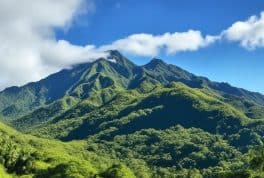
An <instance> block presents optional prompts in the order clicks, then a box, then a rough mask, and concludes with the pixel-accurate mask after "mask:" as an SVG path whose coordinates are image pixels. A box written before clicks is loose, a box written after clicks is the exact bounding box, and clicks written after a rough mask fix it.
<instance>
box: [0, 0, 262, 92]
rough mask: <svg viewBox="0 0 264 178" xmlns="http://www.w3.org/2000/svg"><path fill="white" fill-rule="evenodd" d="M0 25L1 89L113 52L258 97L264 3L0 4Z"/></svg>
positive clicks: (78, 0)
mask: <svg viewBox="0 0 264 178" xmlns="http://www.w3.org/2000/svg"><path fill="white" fill-rule="evenodd" d="M18 4H19V5H18ZM0 25H1V29H0V41H2V43H1V44H0V89H3V88H5V87H9V86H12V85H19V86H20V85H23V84H25V83H27V82H30V81H37V80H39V79H41V78H43V77H46V76H47V75H49V74H51V73H54V72H57V71H59V70H61V69H62V68H66V67H70V66H71V65H73V64H77V63H82V62H89V61H94V60H96V59H97V58H98V57H105V56H107V53H106V52H105V51H106V50H109V49H117V50H119V51H121V52H122V53H123V54H124V55H125V56H127V57H128V58H129V59H131V60H132V61H133V62H134V63H136V64H138V65H143V64H145V63H147V62H149V61H150V60H151V59H152V58H153V57H158V58H162V59H163V60H164V61H165V62H167V63H171V64H175V65H177V66H180V67H182V68H184V69H186V70H188V71H189V72H192V73H194V74H196V75H201V76H206V77H208V78H209V79H211V80H214V81H220V82H228V83H230V84H232V85H234V86H237V87H242V88H245V89H248V90H251V91H257V92H261V93H264V82H263V77H262V76H264V70H263V67H264V2H263V0H233V1H230V0H221V1H220V0H219V1H216V0H201V1H197V0H184V1H183V0H182V1H180V0H179V1H175V0H166V1H164V0H144V1H142V0H64V1H54V0H38V1H32V0H1V1H0Z"/></svg>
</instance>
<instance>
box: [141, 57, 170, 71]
mask: <svg viewBox="0 0 264 178" xmlns="http://www.w3.org/2000/svg"><path fill="white" fill-rule="evenodd" d="M165 65H166V63H165V62H164V61H163V60H162V59H158V58H153V59H152V60H151V61H150V62H149V63H147V64H146V65H144V67H145V68H147V69H149V68H151V69H153V68H156V67H157V66H165Z"/></svg>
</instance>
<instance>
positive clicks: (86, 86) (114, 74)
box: [0, 50, 264, 120]
mask: <svg viewBox="0 0 264 178" xmlns="http://www.w3.org/2000/svg"><path fill="white" fill-rule="evenodd" d="M109 53H110V55H109V57H108V59H104V58H101V59H98V60H97V61H95V62H92V63H84V64H79V65H75V66H73V67H72V68H71V69H64V70H62V71H60V72H58V73H55V74H52V75H50V76H48V77H47V78H45V79H42V80H40V81H38V82H33V83H29V84H26V85H24V86H22V87H10V88H7V89H5V90H4V91H2V92H0V114H1V116H2V117H3V118H4V119H6V120H10V119H11V120H13V119H16V118H18V117H21V116H23V115H25V114H28V113H30V112H31V111H32V110H35V109H37V108H39V107H44V106H47V105H49V104H51V103H53V102H55V101H58V100H60V99H62V98H64V97H65V96H66V97H68V98H69V99H68V102H69V103H67V104H71V100H79V99H84V98H87V97H90V96H91V95H92V93H94V92H95V91H99V90H102V89H104V88H109V87H110V88H123V89H134V88H141V89H142V90H145V89H147V88H148V89H151V88H152V87H151V86H154V85H156V84H158V83H159V84H163V85H164V84H165V85H166V84H169V83H171V82H182V83H184V84H186V85H187V86H190V87H194V88H209V89H211V90H212V91H214V92H216V93H218V94H220V95H221V96H222V97H224V98H226V100H230V98H232V99H236V100H237V101H239V102H242V101H247V102H249V103H251V104H252V105H253V106H254V107H255V106H257V107H261V106H264V96H263V95H261V94H259V93H254V92H249V91H246V90H243V89H239V88H235V87H232V86H230V85H229V84H226V83H217V82H211V81H210V80H208V79H207V78H204V77H198V76H195V75H194V74H191V73H189V72H187V71H185V70H183V69H181V68H180V67H177V66H175V65H171V64H166V63H165V62H164V61H162V60H161V59H157V58H154V59H152V60H151V61H150V62H149V63H148V64H146V65H143V66H137V65H135V64H134V63H133V62H131V61H130V60H128V59H127V58H126V57H124V56H123V55H122V54H121V53H119V52H118V51H116V50H112V51H109ZM110 59H113V60H115V62H111V60H110ZM242 103H243V102H242ZM240 105H241V104H240ZM242 105H243V104H242ZM243 107H244V106H241V108H243Z"/></svg>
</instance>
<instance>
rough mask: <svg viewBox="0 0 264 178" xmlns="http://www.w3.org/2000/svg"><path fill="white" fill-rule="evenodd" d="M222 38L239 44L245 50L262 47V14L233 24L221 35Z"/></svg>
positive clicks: (263, 19)
mask: <svg viewBox="0 0 264 178" xmlns="http://www.w3.org/2000/svg"><path fill="white" fill-rule="evenodd" d="M221 36H222V38H224V39H227V40H230V41H234V42H239V43H240V45H241V46H242V47H244V48H247V49H255V48H260V47H264V12H262V13H261V14H260V16H259V17H258V16H251V17H250V18H249V19H247V20H246V21H238V22H235V23H233V24H232V25H231V27H229V28H228V29H227V30H225V31H224V32H223V33H222V35H221Z"/></svg>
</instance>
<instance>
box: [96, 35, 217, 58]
mask: <svg viewBox="0 0 264 178" xmlns="http://www.w3.org/2000/svg"><path fill="white" fill-rule="evenodd" d="M215 40H217V37H214V36H205V37H203V36H202V34H201V32H200V31H194V30H189V31H187V32H175V33H164V34H163V35H156V36H154V35H152V34H145V33H142V34H133V35H130V36H128V37H126V38H123V39H120V40H117V41H114V42H113V43H112V44H110V45H105V46H102V47H101V48H100V49H101V50H109V49H117V50H120V51H123V52H126V53H131V54H135V55H141V56H155V55H157V54H159V53H160V52H161V50H165V51H166V52H167V54H175V53H177V52H181V51H195V50H198V49H199V48H202V47H206V46H208V45H210V44H211V43H213V42H215Z"/></svg>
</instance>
